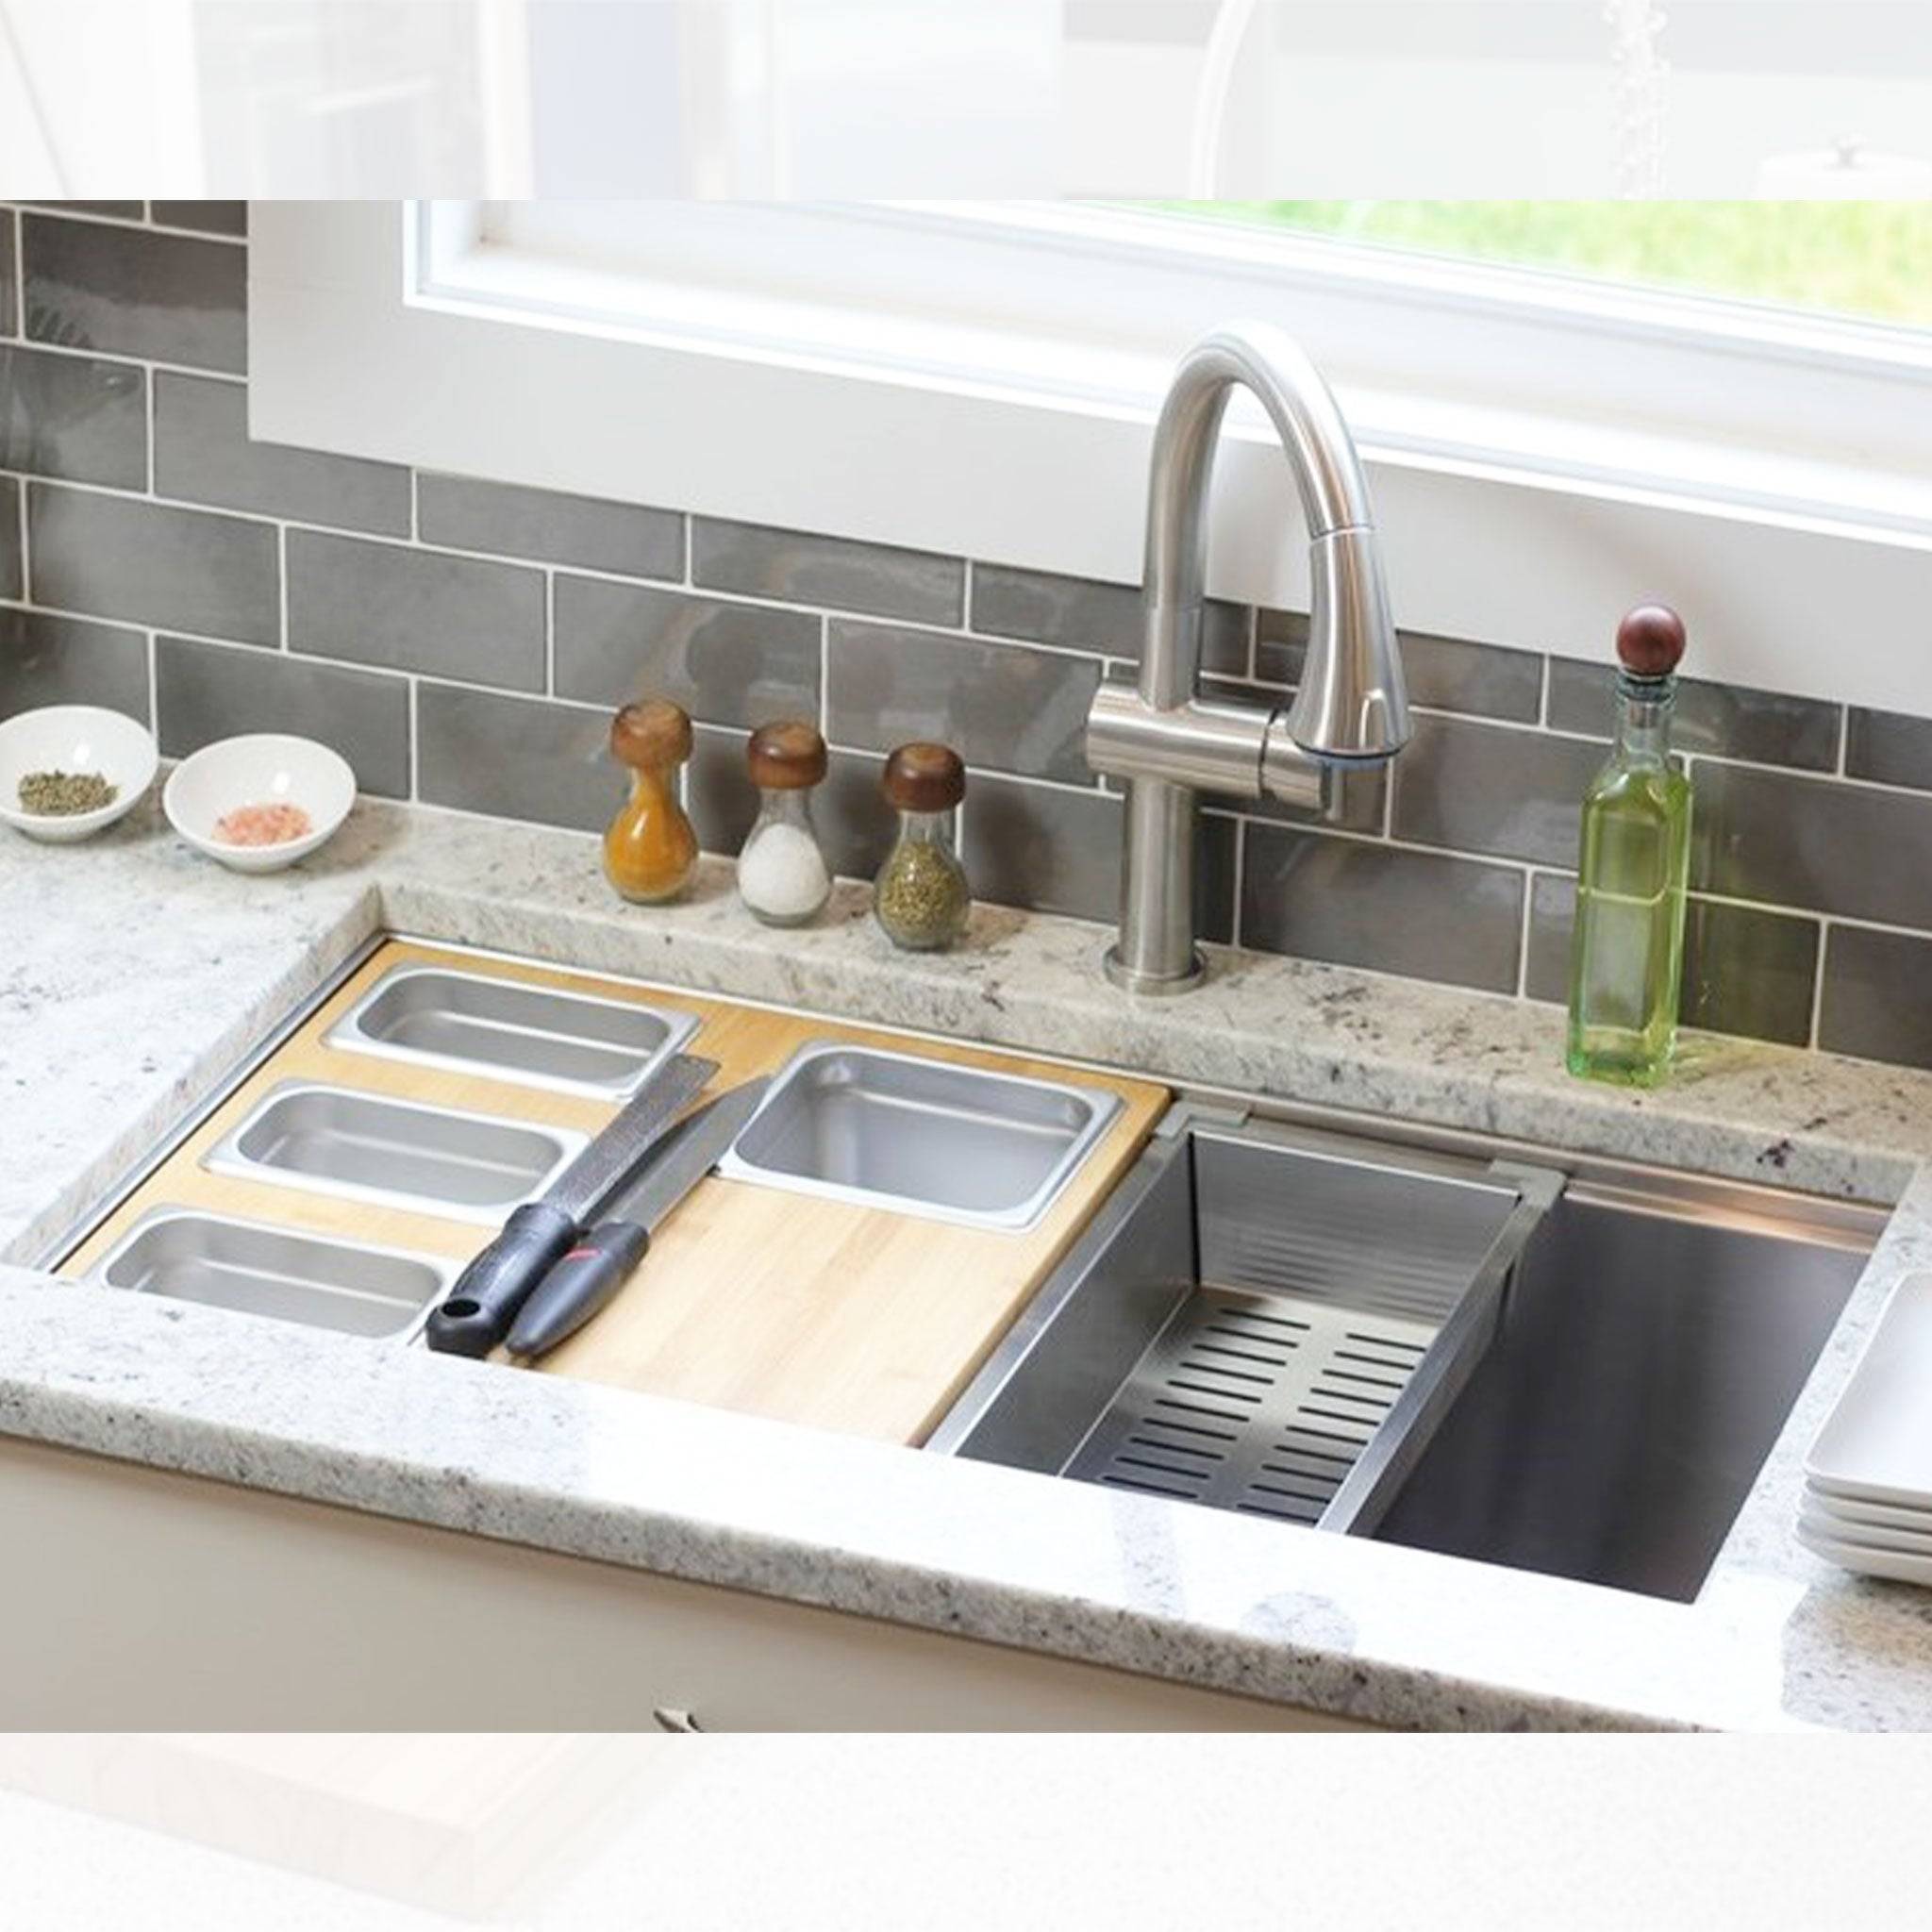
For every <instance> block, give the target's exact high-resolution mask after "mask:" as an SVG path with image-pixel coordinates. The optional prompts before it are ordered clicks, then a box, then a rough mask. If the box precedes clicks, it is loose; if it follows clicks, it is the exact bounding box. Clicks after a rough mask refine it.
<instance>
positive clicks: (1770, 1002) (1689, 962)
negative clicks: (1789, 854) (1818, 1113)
mask: <svg viewBox="0 0 1932 1932" xmlns="http://www.w3.org/2000/svg"><path fill="white" fill-rule="evenodd" d="M1575 910H1576V882H1575V880H1574V879H1573V878H1570V877H1569V876H1567V875H1565V874H1556V873H1538V874H1536V877H1535V880H1534V882H1533V886H1532V890H1531V895H1530V912H1529V952H1528V957H1527V959H1526V961H1525V972H1524V992H1526V993H1527V994H1528V995H1529V997H1530V998H1531V999H1536V1000H1550V1001H1554V1002H1557V1003H1559V1004H1560V1003H1561V1002H1563V1001H1566V1000H1567V999H1568V998H1569V993H1570V941H1571V930H1572V925H1573V923H1574V917H1575ZM1818 948H1819V924H1818V922H1817V921H1816V920H1815V919H1800V918H1793V917H1790V916H1789V915H1787V914H1785V913H1781V912H1773V911H1769V910H1767V909H1765V908H1761V907H1756V906H1730V905H1726V904H1724V902H1723V901H1721V900H1715V899H1700V898H1695V897H1693V898H1692V899H1691V902H1690V904H1689V905H1688V906H1687V907H1686V908H1685V916H1684V976H1683V987H1682V995H1681V997H1680V998H1679V1000H1678V1003H1677V1014H1678V1018H1679V1019H1680V1020H1681V1021H1682V1023H1683V1024H1685V1025H1687V1026H1698V1027H1702V1028H1704V1029H1705V1030H1706V1031H1707V1032H1711V1033H1732V1034H1739V1035H1742V1036H1745V1037H1747V1038H1750V1039H1754V1040H1774V1041H1781V1042H1783V1043H1784V1044H1786V1045H1789V1046H1803V1045H1805V1044H1806V1042H1807V1041H1808V1040H1809V1038H1810V1033H1811V992H1812V986H1813V983H1814V981H1815V979H1816V977H1817V971H1818Z"/></svg>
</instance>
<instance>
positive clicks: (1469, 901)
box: [1241, 824, 1525, 992]
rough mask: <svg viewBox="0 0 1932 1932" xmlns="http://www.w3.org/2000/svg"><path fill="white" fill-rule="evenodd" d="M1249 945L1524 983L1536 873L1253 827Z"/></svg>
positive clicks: (1468, 982) (1460, 979)
mask: <svg viewBox="0 0 1932 1932" xmlns="http://www.w3.org/2000/svg"><path fill="white" fill-rule="evenodd" d="M1243 836H1244V839H1245V844H1246V850H1245V856H1244V858H1243V860H1242V869H1241V942H1242V943H1243V944H1244V945H1251V946H1260V947H1263V948H1265V949H1266V950H1268V951H1270V952H1276V953H1294V954H1298V955H1300V956H1302V957H1304V958H1310V959H1327V960H1331V961H1333V962H1335V963H1337V964H1339V965H1344V966H1371V967H1374V968H1376V969H1378V970H1379V971H1382V972H1385V973H1401V974H1407V975H1408V976H1409V977H1410V978H1413V979H1437V980H1446V981H1448V982H1450V983H1452V984H1454V985H1457V986H1469V987H1477V988H1481V989H1483V990H1485V991H1491V992H1513V991H1515V990H1516V965H1517V951H1518V947H1519V945H1520V943H1521V935H1522V924H1523V891H1524V876H1525V874H1523V873H1522V872H1521V871H1519V870H1518V869H1517V868H1516V867H1514V866H1505V865H1491V864H1487V863H1484V862H1482V861H1480V860H1476V859H1470V858H1452V857H1450V856H1449V855H1447V854H1444V853H1435V852H1409V851H1406V850H1403V849H1401V848H1399V847H1395V846H1391V845H1386V844H1383V843H1381V842H1380V841H1376V840H1373V839H1336V838H1324V837H1322V836H1320V835H1319V834H1315V833H1310V832H1301V831H1295V830H1292V829H1291V828H1290V827H1289V826H1287V825H1264V824H1249V825H1248V826H1247V828H1246V830H1245V833H1244V835H1243Z"/></svg>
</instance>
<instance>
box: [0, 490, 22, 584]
mask: <svg viewBox="0 0 1932 1932" xmlns="http://www.w3.org/2000/svg"><path fill="white" fill-rule="evenodd" d="M25 595H26V558H25V556H24V555H23V554H22V551H21V543H20V478H19V477H18V476H0V597H25Z"/></svg>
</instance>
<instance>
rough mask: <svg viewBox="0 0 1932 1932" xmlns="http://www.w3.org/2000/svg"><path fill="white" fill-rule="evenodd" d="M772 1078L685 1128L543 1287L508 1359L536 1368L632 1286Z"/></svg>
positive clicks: (710, 1107) (517, 1327)
mask: <svg viewBox="0 0 1932 1932" xmlns="http://www.w3.org/2000/svg"><path fill="white" fill-rule="evenodd" d="M771 1084H772V1083H771V1079H770V1076H769V1075H761V1076H760V1077H759V1078H758V1079H756V1080H746V1081H744V1082H743V1083H742V1084H741V1085H740V1086H737V1087H734V1088H732V1090H731V1091H730V1092H728V1093H723V1094H720V1095H719V1097H718V1098H717V1099H716V1100H713V1101H710V1102H708V1104H707V1105H706V1106H704V1107H701V1108H698V1109H697V1111H696V1112H695V1113H692V1114H691V1115H689V1116H688V1117H687V1118H685V1119H684V1120H681V1121H680V1122H678V1124H677V1126H676V1129H675V1131H674V1132H673V1133H672V1134H671V1135H670V1137H669V1138H668V1139H667V1140H666V1141H665V1142H664V1144H663V1146H662V1147H661V1148H659V1149H658V1153H657V1154H656V1155H655V1156H654V1157H653V1158H652V1159H651V1162H650V1164H649V1165H648V1166H647V1167H645V1168H644V1169H643V1170H642V1172H641V1174H640V1175H639V1176H638V1178H637V1179H636V1180H635V1181H633V1182H632V1184H631V1185H630V1187H629V1188H628V1189H627V1190H626V1191H625V1194H624V1196H623V1198H622V1199H621V1200H620V1201H618V1203H617V1204H616V1207H615V1208H614V1210H613V1212H612V1214H611V1217H610V1219H608V1221H602V1222H599V1223H598V1224H597V1225H596V1226H595V1227H593V1228H591V1231H590V1232H589V1233H588V1234H587V1235H585V1236H584V1238H583V1239H582V1240H581V1241H578V1242H577V1243H576V1244H575V1246H574V1247H573V1248H572V1249H571V1250H570V1251H569V1252H568V1253H567V1254H565V1255H563V1256H562V1257H559V1258H558V1261H557V1264H556V1265H555V1266H554V1267H553V1268H552V1269H551V1270H550V1272H549V1273H548V1274H546V1275H544V1277H543V1279H542V1280H541V1282H539V1283H538V1285H537V1287H536V1288H535V1289H533V1290H532V1291H531V1292H530V1295H529V1298H528V1299H527V1300H526V1301H525V1303H524V1305H523V1307H522V1309H521V1310H520V1311H519V1313H518V1315H517V1318H516V1322H515V1324H514V1325H513V1326H512V1327H511V1329H510V1332H509V1343H508V1347H509V1352H510V1354H511V1355H513V1356H515V1357H518V1359H519V1360H522V1361H535V1360H536V1359H537V1357H539V1356H542V1355H547V1354H548V1353H549V1352H550V1351H551V1350H552V1349H553V1348H555V1347H556V1346H557V1345H558V1342H560V1341H565V1340H567V1339H568V1338H569V1337H571V1336H573V1335H575V1333H576V1332H577V1330H578V1329H579V1328H581V1327H582V1326H583V1325H584V1324H585V1323H586V1322H588V1321H590V1319H591V1317H592V1316H593V1315H595V1314H597V1313H599V1312H600V1311H601V1310H602V1309H603V1308H604V1307H605V1306H606V1305H607V1304H608V1302H609V1300H610V1298H611V1297H612V1296H613V1295H614V1294H616V1292H617V1291H618V1290H619V1289H621V1288H622V1287H623V1286H624V1284H625V1282H626V1281H628V1280H629V1279H630V1276H631V1273H632V1271H633V1270H634V1269H635V1268H636V1267H637V1265H638V1263H639V1262H640V1261H641V1260H642V1259H643V1258H644V1256H645V1254H646V1253H647V1252H648V1251H649V1249H650V1245H651V1235H652V1233H653V1231H654V1230H655V1229H656V1228H657V1226H658V1224H659V1223H660V1222H662V1221H663V1219H664V1217H665V1216H666V1215H667V1214H669V1213H670V1212H671V1210H672V1209H673V1208H675V1207H676V1206H677V1204H678V1203H679V1202H680V1201H682V1200H683V1199H684V1197H685V1196H686V1195H687V1194H688V1193H690V1192H691V1190H692V1189H693V1188H694V1187H696V1186H697V1184H698V1183H699V1182H700V1181H701V1180H703V1179H704V1177H705V1176H706V1175H707V1174H709V1173H710V1171H711V1170H712V1169H713V1168H714V1167H716V1166H717V1164H718V1163H719V1161H720V1160H722V1159H723V1158H724V1155H725V1152H726V1150H727V1149H729V1147H730V1146H731V1143H732V1142H733V1141H736V1140H737V1139H738V1137H739V1135H740V1134H741V1133H742V1132H743V1131H744V1127H745V1124H746V1122H748V1121H749V1120H750V1119H751V1117H752V1115H753V1114H755V1113H756V1112H757V1111H758V1104H759V1102H760V1101H762V1100H763V1099H764V1097H765V1090H766V1088H768V1087H769V1086H770V1085H771Z"/></svg>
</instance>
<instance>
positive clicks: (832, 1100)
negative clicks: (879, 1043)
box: [718, 1041, 1121, 1232]
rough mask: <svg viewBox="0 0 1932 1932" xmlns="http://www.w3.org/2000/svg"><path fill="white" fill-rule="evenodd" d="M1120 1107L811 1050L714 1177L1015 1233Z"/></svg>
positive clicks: (1016, 1078)
mask: <svg viewBox="0 0 1932 1932" xmlns="http://www.w3.org/2000/svg"><path fill="white" fill-rule="evenodd" d="M1120 1110H1121V1101H1120V1098H1119V1096H1118V1095H1117V1094H1113V1093H1109V1092H1108V1091H1106V1090H1104V1089H1102V1088H1097V1087H1080V1086H1074V1085H1071V1084H1068V1083H1064V1082H1061V1081H1058V1080H1037V1079H1030V1078H1026V1077H1024V1076H1022V1075H1019V1074H994V1073H989V1072H986V1071H984V1070H982V1069H980V1068H977V1067H962V1066H956V1065H954V1064H952V1063H951V1062H949V1061H945V1060H930V1059H924V1058H919V1057H917V1056H915V1055H910V1054H902V1053H888V1052H884V1051H881V1050H878V1049H875V1048H871V1047H857V1046H845V1045H841V1044H839V1043H836V1042H833V1041H809V1042H808V1043H807V1044H806V1045H804V1046H802V1047H801V1048H799V1050H798V1051H797V1053H795V1054H794V1055H793V1056H792V1057H791V1059H790V1060H789V1061H788V1062H787V1063H786V1065H785V1067H784V1068H783V1069H782V1070H781V1071H780V1073H779V1074H778V1075H777V1077H776V1078H775V1079H774V1081H773V1083H772V1091H771V1092H770V1093H769V1095H767V1097H766V1100H765V1103H764V1105H763V1106H762V1107H761V1108H759V1109H758V1113H757V1114H756V1115H754V1116H753V1118H752V1121H751V1123H750V1124H749V1125H748V1126H747V1127H746V1128H745V1130H744V1132H743V1133H742V1134H741V1135H740V1136H739V1137H738V1143H737V1145H736V1146H735V1147H734V1148H733V1150H732V1151H731V1153H730V1154H728V1155H727V1156H726V1157H725V1158H724V1160H723V1161H722V1162H721V1163H720V1164H719V1169H718V1171H719V1173H720V1174H723V1175H724V1176H725V1177H726V1178H727V1179H731V1180H741V1181H757V1182H762V1183H763V1184H765V1185H767V1186H771V1187H781V1188H791V1189H794V1190H796V1191H798V1192H800V1193H808V1194H819V1195H823V1196H828V1197H830V1198H832V1199H834V1200H843V1201H858V1202H863V1203H865V1204H866V1205H867V1206H871V1207H882V1208H891V1209H893V1210H895V1211H896V1212H898V1213H902V1214H914V1215H924V1216H926V1217H928V1218H930V1219H933V1220H936V1221H950V1222H956V1223H961V1224H966V1225H970V1226H978V1227H991V1228H1000V1229H1004V1230H1008V1231H1011V1232H1017V1231H1019V1230H1022V1229H1024V1228H1028V1227H1032V1226H1034V1225H1035V1224H1037V1223H1038V1222H1039V1221H1040V1219H1041V1216H1042V1215H1044V1214H1045V1213H1046V1211H1047V1209H1048V1208H1051V1207H1052V1205H1053V1203H1054V1201H1055V1200H1056V1199H1057V1198H1058V1195H1059V1192H1060V1190H1061V1189H1062V1188H1064V1187H1065V1186H1066V1184H1067V1182H1068V1181H1070V1180H1071V1179H1072V1178H1073V1176H1074V1172H1075V1171H1076V1170H1077V1169H1078V1167H1079V1165H1080V1163H1081V1161H1083V1160H1084V1159H1085V1158H1087V1156H1088V1155H1089V1154H1090V1153H1091V1152H1092V1150H1093V1148H1094V1147H1095V1146H1096V1145H1097V1144H1098V1142H1099V1141H1100V1138H1101V1136H1102V1135H1103V1134H1105V1133H1106V1132H1107V1130H1108V1127H1109V1126H1110V1125H1111V1124H1113V1121H1114V1118H1115V1116H1116V1115H1117V1114H1118V1113H1119V1112H1120Z"/></svg>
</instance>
